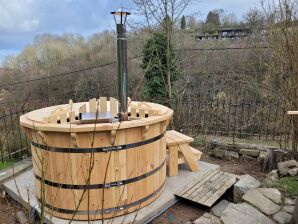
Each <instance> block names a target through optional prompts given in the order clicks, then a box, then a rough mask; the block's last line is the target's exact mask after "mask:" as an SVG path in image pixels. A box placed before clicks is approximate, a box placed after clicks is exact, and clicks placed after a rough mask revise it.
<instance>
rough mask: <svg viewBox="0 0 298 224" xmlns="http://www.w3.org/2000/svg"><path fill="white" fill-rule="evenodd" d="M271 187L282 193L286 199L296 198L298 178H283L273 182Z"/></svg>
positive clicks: (297, 194)
mask: <svg viewBox="0 0 298 224" xmlns="http://www.w3.org/2000/svg"><path fill="white" fill-rule="evenodd" d="M272 187H274V188H277V189H279V190H280V191H282V192H283V193H284V194H285V195H286V196H287V197H296V196H298V176H294V177H283V178H280V179H279V180H278V181H276V182H274V183H273V185H272Z"/></svg>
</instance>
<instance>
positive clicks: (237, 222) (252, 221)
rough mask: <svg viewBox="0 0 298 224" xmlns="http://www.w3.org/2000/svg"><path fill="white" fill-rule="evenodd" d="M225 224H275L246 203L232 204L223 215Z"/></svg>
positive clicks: (222, 218)
mask: <svg viewBox="0 0 298 224" xmlns="http://www.w3.org/2000/svg"><path fill="white" fill-rule="evenodd" d="M221 220H222V221H223V222H224V224H274V223H273V222H272V221H271V220H270V219H269V218H268V217H266V216H265V215H264V214H262V213H261V212H259V211H258V210H257V209H255V208H254V207H252V206H251V205H248V204H246V203H241V204H233V203H231V204H230V205H229V206H228V207H227V208H226V209H225V210H224V211H223V213H222V216H221Z"/></svg>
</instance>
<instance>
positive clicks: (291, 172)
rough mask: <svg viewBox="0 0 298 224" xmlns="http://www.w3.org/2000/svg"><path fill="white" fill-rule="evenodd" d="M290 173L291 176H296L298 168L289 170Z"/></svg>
mask: <svg viewBox="0 0 298 224" xmlns="http://www.w3.org/2000/svg"><path fill="white" fill-rule="evenodd" d="M288 174H289V175H290V176H291V177H294V176H296V175H297V174H298V168H293V169H290V170H289V171H288Z"/></svg>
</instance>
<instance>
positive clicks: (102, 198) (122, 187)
mask: <svg viewBox="0 0 298 224" xmlns="http://www.w3.org/2000/svg"><path fill="white" fill-rule="evenodd" d="M94 102H98V104H97V105H99V106H98V107H97V109H99V111H101V110H104V111H108V112H109V111H111V112H112V113H116V111H115V108H117V106H115V105H112V104H111V103H110V102H114V103H115V101H114V100H113V101H112V100H110V101H106V98H100V100H97V101H96V100H95V99H94V100H93V101H92V100H90V101H89V102H87V103H74V104H72V103H70V104H66V105H60V106H58V107H57V106H53V107H47V108H42V109H39V110H35V111H32V112H29V113H27V114H24V115H22V116H21V117H20V123H21V126H22V127H23V129H24V131H25V133H26V135H27V136H28V137H29V138H30V139H31V140H32V144H31V149H32V158H33V170H34V175H35V192H36V196H37V198H38V200H39V201H40V203H41V204H40V206H44V207H45V209H46V211H47V212H48V213H50V214H51V215H54V216H57V217H60V218H65V219H75V220H95V219H106V218H112V217H115V216H119V215H124V214H126V213H129V212H133V211H135V210H137V209H139V208H142V207H144V206H146V205H148V204H149V203H151V202H152V201H154V200H155V199H156V198H157V197H158V196H159V195H160V194H161V192H162V190H163V189H164V186H165V179H166V164H165V159H166V142H165V136H164V133H165V130H166V126H167V125H168V123H169V121H170V119H171V118H172V115H173V111H172V110H170V109H169V108H167V107H165V106H162V105H158V104H153V103H140V102H131V103H130V104H129V109H128V111H129V117H130V120H129V121H123V122H118V121H117V122H113V123H87V124H86V123H85V124H82V123H79V122H78V121H77V119H78V117H79V116H80V112H81V110H82V108H84V107H85V109H83V110H84V111H85V112H89V111H92V110H94Z"/></svg>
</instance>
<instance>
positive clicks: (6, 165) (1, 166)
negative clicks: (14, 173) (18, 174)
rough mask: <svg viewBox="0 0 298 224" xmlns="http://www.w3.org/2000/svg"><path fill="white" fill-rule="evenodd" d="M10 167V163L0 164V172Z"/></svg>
mask: <svg viewBox="0 0 298 224" xmlns="http://www.w3.org/2000/svg"><path fill="white" fill-rule="evenodd" d="M10 165H11V162H0V170H2V169H5V168H7V167H9V166H10Z"/></svg>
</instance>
